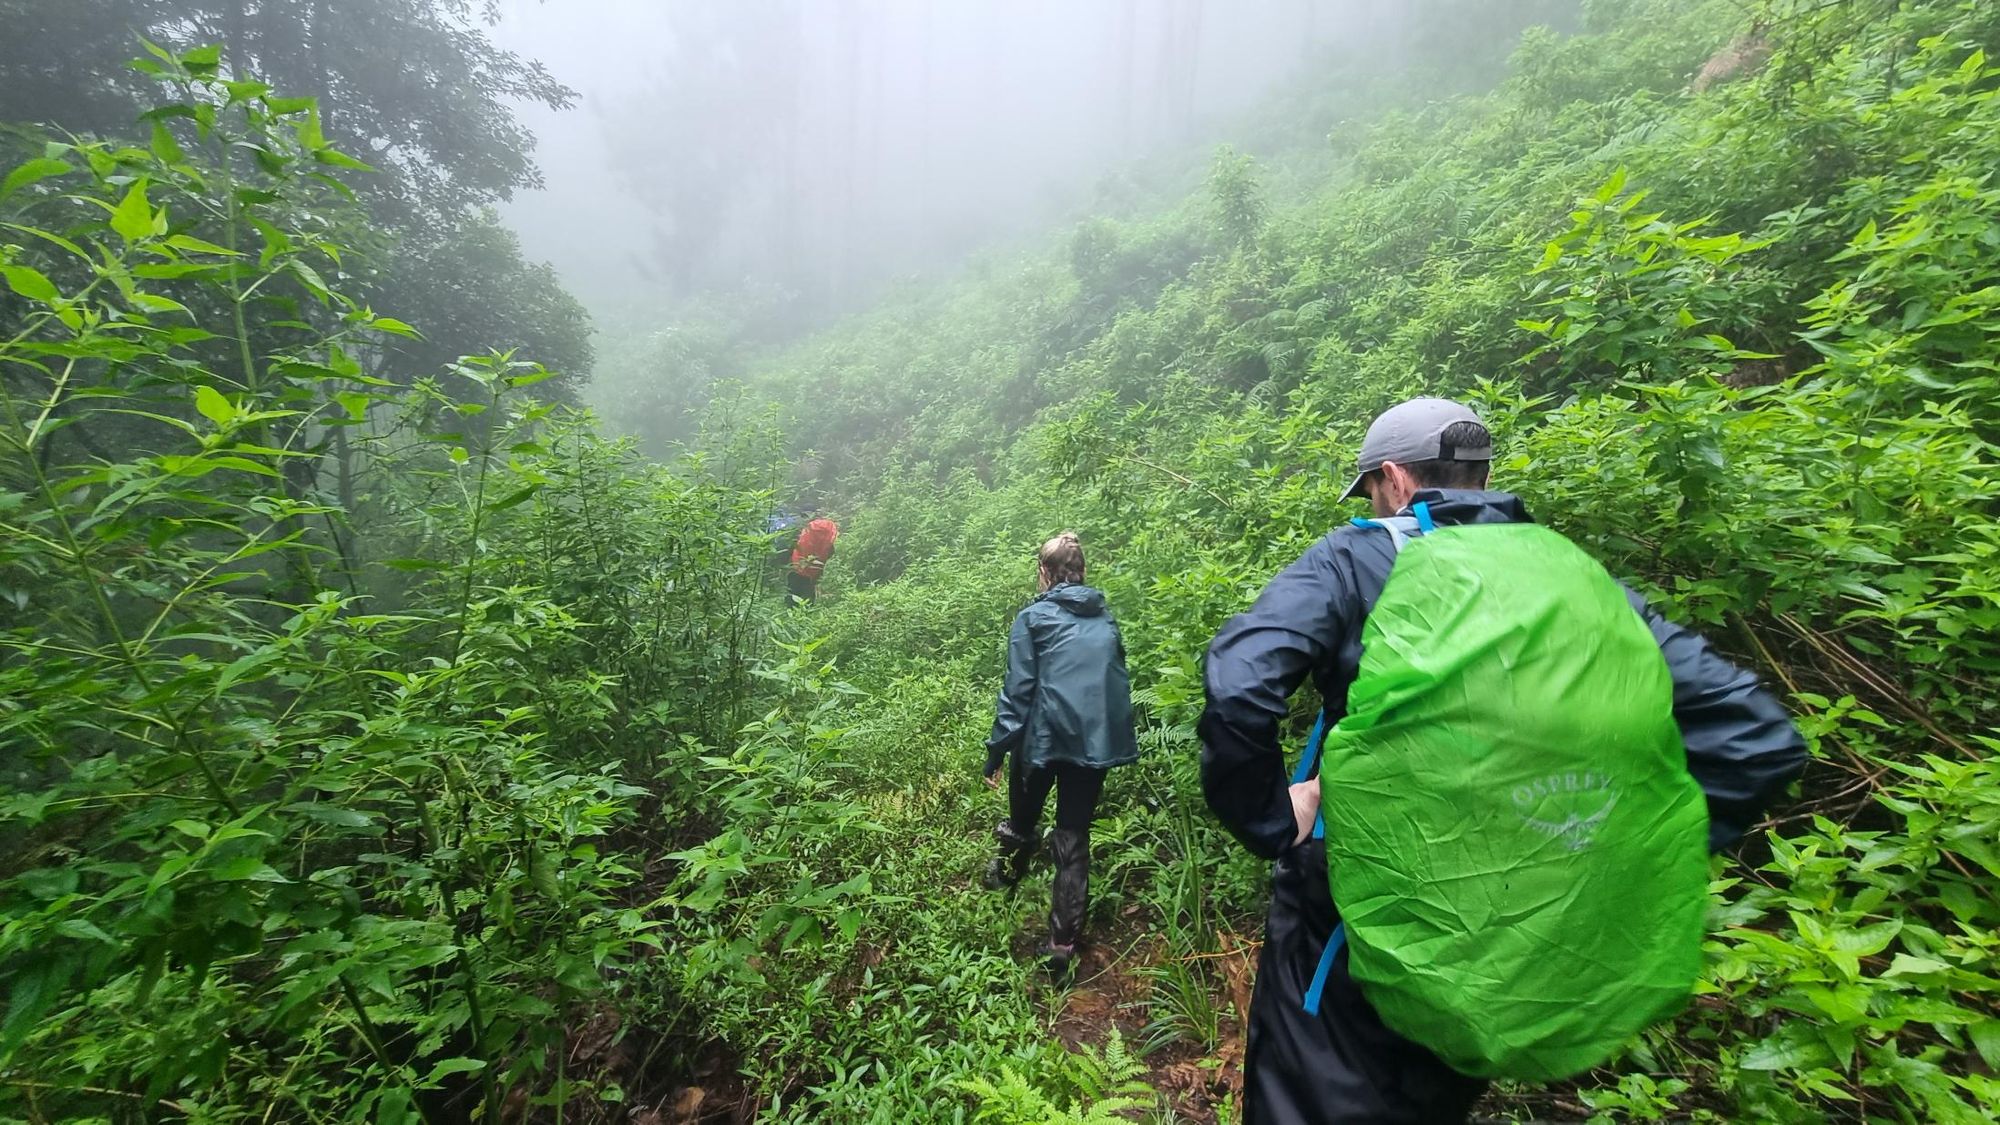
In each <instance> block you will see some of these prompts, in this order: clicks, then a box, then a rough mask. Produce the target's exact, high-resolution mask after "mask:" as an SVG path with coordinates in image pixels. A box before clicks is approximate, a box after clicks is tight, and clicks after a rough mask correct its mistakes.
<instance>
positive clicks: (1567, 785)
mask: <svg viewBox="0 0 2000 1125" xmlns="http://www.w3.org/2000/svg"><path fill="white" fill-rule="evenodd" d="M1513 798H1514V811H1515V813H1516V814H1518V815H1519V816H1520V818H1521V819H1522V820H1523V821H1526V822H1527V823H1528V824H1530V825H1532V826H1534V827H1535V828H1536V829H1537V830H1539V831H1541V832H1545V833H1547V834H1548V835H1549V836H1551V837H1553V838H1555V839H1558V840H1561V841H1562V842H1563V846H1564V847H1567V848H1568V849H1569V850H1570V851H1573V852H1580V851H1582V850H1583V849H1585V848H1587V847H1589V846H1590V843H1591V841H1592V840H1593V839H1594V838H1596V836H1597V830H1598V828H1599V827H1601V826H1602V825H1603V824H1604V820H1605V818H1606V817H1608V816H1610V815H1611V809H1612V807H1613V806H1615V805H1617V804H1618V794H1617V792H1616V791H1615V790H1614V789H1613V787H1612V785H1611V778H1610V777H1608V776H1606V775H1604V774H1601V773H1597V772H1595V771H1593V770H1585V771H1583V772H1582V773H1553V774H1550V775H1549V776H1547V777H1543V778H1537V779H1535V780H1534V781H1531V782H1528V783H1527V784H1525V785H1517V786H1515V787H1514V793H1513Z"/></svg>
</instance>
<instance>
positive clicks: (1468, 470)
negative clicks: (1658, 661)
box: [1199, 398, 1805, 1125]
mask: <svg viewBox="0 0 2000 1125" xmlns="http://www.w3.org/2000/svg"><path fill="white" fill-rule="evenodd" d="M1492 459H1493V440H1492V437H1491V435H1490V434H1489V433H1488V431H1487V429H1486V426H1485V425H1484V424H1483V423H1482V422H1481V421H1480V419H1479V417H1478V415H1476V414H1475V413H1473V411H1471V410H1470V409H1468V408H1466V407H1465V406H1463V405H1461V404H1459V403H1456V402H1450V401H1447V400H1445V399H1438V398H1419V399H1413V400H1411V401H1408V402H1405V403H1402V404H1401V405H1398V406H1396V407H1393V408H1392V409H1390V410H1387V411H1385V412H1384V413H1383V414H1381V415H1380V416H1379V417H1377V418H1376V419H1375V421H1374V423H1373V424H1371V425H1370V426H1369V427H1368V433H1367V436H1366V438H1365V439H1364V440H1363V442H1362V445H1361V455H1360V458H1359V461H1358V464H1357V466H1356V468H1357V473H1356V475H1355V478H1354V480H1353V482H1352V483H1351V484H1350V485H1349V486H1348V488H1347V490H1346V491H1345V492H1343V493H1342V497H1341V498H1342V499H1346V498H1348V497H1351V496H1364V497H1366V498H1367V499H1368V501H1369V504H1370V506H1371V507H1372V509H1373V511H1374V514H1375V516H1376V520H1373V521H1368V520H1357V521H1356V523H1357V524H1364V525H1367V526H1347V527H1341V528H1339V529H1337V530H1335V531H1333V532H1332V533H1330V534H1328V535H1327V536H1325V537H1324V538H1322V539H1321V540H1320V541H1319V542H1318V543H1316V544H1314V545H1313V546H1312V547H1311V548H1310V549H1308V550H1307V551H1306V553H1305V554H1304V555H1302V556H1301V557H1300V558H1299V559H1298V561H1297V562H1295V563H1293V564H1292V565H1291V566H1290V567H1287V568H1286V569H1285V570H1284V571H1283V572H1282V573H1280V574H1279V575H1277V577H1275V578H1273V579H1272V581H1271V583H1270V585H1269V586H1267V587H1266V588H1265V590H1264V592H1263V593H1262V594H1261V595H1260V596H1259V597H1258V598H1257V601H1256V603H1255V604H1254V605H1252V606H1251V607H1250V609H1249V610H1247V611H1246V612H1244V613H1242V614H1240V615H1238V616H1237V617H1235V618H1233V619H1232V620H1230V621H1229V622H1228V623H1227V624H1226V625H1224V626H1223V628H1222V630H1221V631H1220V632H1219V633H1217V634H1216V637H1215V639H1214V641H1213V642H1212V643H1211V644H1210V645H1209V649H1208V657H1207V661H1206V664H1205V667H1204V683H1205V687H1206V689H1207V695H1208V705H1207V708H1206V709H1205V710H1204V711H1203V713H1202V717H1201V723H1200V728H1199V730H1200V735H1201V740H1202V758H1201V773H1202V788H1203V792H1204V794H1205V795H1206V797H1207V799H1208V803H1209V807H1210V808H1211V809H1212V810H1213V811H1214V812H1215V814H1216V816H1217V817H1218V818H1219V819H1220V820H1221V821H1222V823H1223V825H1224V826H1225V827H1227V828H1228V829H1229V831H1230V832H1231V833H1232V834H1233V835H1234V836H1235V837H1236V838H1237V839H1238V840H1239V841H1241V842H1242V843H1243V845H1244V846H1245V847H1247V848H1249V849H1250V850H1251V851H1253V852H1255V853H1256V854H1258V855H1260V856H1263V857H1265V858H1268V859H1273V860H1275V861H1276V863H1275V866H1274V867H1273V870H1272V889H1271V904H1270V910H1269V915H1268V917H1267V920H1266V930H1265V941H1264V946H1263V949H1262V952H1261V954H1260V957H1259V962H1258V969H1257V978H1256V987H1255V991H1254V994H1253V997H1252V1000H1251V1005H1250V1013H1249V1043H1248V1050H1247V1052H1246V1057H1245V1061H1244V1096H1243V1119H1244V1122H1245V1123H1246V1125H1272V1123H1292V1122H1315V1123H1319V1122H1371V1123H1384V1122H1413V1123H1415V1122H1422V1123H1428V1122H1459V1121H1463V1120H1465V1118H1466V1116H1467V1115H1468V1114H1469V1113H1470V1111H1471V1107H1472V1104H1473V1103H1474V1102H1475V1101H1476V1100H1477V1099H1478V1098H1479V1096H1480V1094H1481V1092H1482V1091H1483V1090H1484V1089H1485V1086H1486V1083H1485V1081H1483V1080H1481V1079H1478V1078H1473V1077H1469V1076H1467V1075H1465V1074H1462V1073H1459V1072H1458V1071H1456V1070H1454V1069H1453V1068H1452V1067H1451V1066H1448V1065H1447V1064H1446V1063H1445V1062H1444V1061H1442V1060H1441V1059H1440V1058H1439V1057H1438V1056H1437V1055H1436V1054H1434V1053H1433V1052H1432V1051H1431V1050H1429V1049H1427V1048H1426V1047H1424V1046H1421V1045H1419V1044H1417V1043H1414V1042H1412V1041H1410V1040H1409V1039H1406V1038H1404V1037H1403V1036H1402V1035H1399V1034H1398V1033H1397V1032H1395V1031H1393V1030H1391V1029H1390V1028H1389V1027H1388V1026H1386V1025H1385V1024H1384V1023H1383V1020H1382V1017H1381V1016H1380V1015H1379V1014H1378V1013H1377V1012H1376V1010H1375V1008H1374V1006H1373V1005H1371V1003H1370V1002H1369V1000H1368V998H1367V996H1365V995H1364V994H1363V992H1362V990H1361V987H1360V986H1359V985H1358V984H1357V983H1356V982H1355V981H1354V980H1353V979H1352V978H1351V977H1350V976H1349V973H1348V960H1349V957H1348V952H1349V951H1348V950H1346V949H1343V948H1342V945H1341V939H1340V937H1339V934H1340V923H1341V913H1340V910H1339V909H1338V907H1337V905H1336V904H1335V903H1334V902H1333V896H1332V892H1331V890H1330V888H1329V884H1328V871H1327V852H1328V843H1327V841H1325V840H1323V839H1320V838H1316V836H1315V831H1314V830H1315V820H1316V819H1317V817H1318V815H1319V813H1320V809H1321V801H1320V782H1319V778H1318V777H1317V776H1312V777H1310V778H1308V777H1304V776H1301V777H1299V778H1298V779H1297V781H1296V782H1294V781H1293V779H1292V778H1291V777H1288V774H1287V770H1286V766H1285V758H1284V753H1283V750H1282V749H1281V747H1280V745H1279V728H1280V725H1281V724H1282V723H1283V722H1284V721H1285V720H1286V718H1287V717H1288V715H1289V712H1290V699H1291V696H1292V694H1293V692H1294V691H1296V690H1297V689H1298V687H1299V686H1300V685H1301V684H1302V683H1303V682H1304V681H1305V679H1306V677H1307V676H1311V677H1312V679H1313V681H1314V683H1315V685H1316V686H1317V688H1318V690H1319V695H1320V698H1321V701H1322V703H1323V705H1324V712H1323V722H1324V727H1323V729H1325V730H1332V729H1334V727H1335V724H1337V723H1338V722H1339V721H1340V720H1341V718H1342V717H1343V716H1344V715H1346V713H1347V710H1348V704H1349V689H1350V688H1352V687H1353V686H1354V684H1355V681H1356V677H1357V675H1358V674H1359V672H1360V669H1361V663H1362V636H1363V624H1364V622H1365V620H1366V619H1367V617H1368V615H1369V614H1370V613H1371V612H1372V611H1373V610H1374V608H1375V606H1376V603H1377V601H1378V599H1380V597H1381V595H1382V592H1383V588H1384V585H1385V583H1386V582H1387V580H1388V577H1389V572H1390V568H1391V566H1392V565H1394V563H1395V561H1396V559H1397V557H1398V551H1399V549H1400V547H1401V544H1402V543H1403V542H1404V539H1405V535H1406V531H1405V530H1401V529H1399V528H1400V527H1401V525H1402V524H1404V523H1410V524H1420V525H1421V526H1422V528H1423V529H1425V531H1426V532H1428V531H1429V530H1434V529H1437V528H1448V527H1452V526H1455V525H1468V524H1515V523H1524V522H1529V516H1528V513H1527V510H1526V509H1525V508H1524V507H1523V506H1522V504H1521V501H1520V499H1519V498H1518V497H1515V496H1513V495H1511V494H1509V493H1505V492H1492V491H1487V490H1486V489H1487V477H1488V469H1489V466H1490V464H1491V462H1492ZM1401 517H1412V518H1410V519H1408V520H1404V519H1402V518H1401ZM1385 530H1386V531H1387V532H1388V533H1387V534H1385ZM1409 530H1410V531H1414V530H1415V528H1411V529H1409ZM1605 581H1608V579H1605ZM1625 595H1626V600H1628V601H1629V602H1630V603H1631V606H1632V608H1633V610H1634V611H1635V612H1636V613H1637V614H1638V615H1639V617H1640V618H1641V619H1642V620H1643V621H1644V623H1645V624H1646V626H1647V627H1648V629H1649V630H1650V632H1651V635H1652V640H1653V641H1654V642H1655V643H1657V644H1658V646H1659V649H1660V653H1661V655H1662V657H1663V658H1664V662H1665V664H1666V666H1667V671H1668V672H1669V673H1670V675H1671V679H1672V696H1673V698H1672V711H1673V716H1672V718H1673V723H1674V725H1676V726H1678V728H1679V731H1680V735H1681V741H1682V742H1683V743H1684V744H1685V747H1686V767H1687V771H1688V773H1690V774H1691V775H1692V776H1693V778H1694V780H1695V781H1696V782H1697V783H1698V784H1699V786H1700V788H1701V790H1702V793H1703V795H1704V796H1705V798H1706V805H1707V813H1708V843H1709V847H1710V848H1711V849H1712V850H1719V849H1721V848H1725V847H1728V846H1730V845H1731V844H1733V843H1734V842H1735V841H1736V840H1737V839H1738V837H1740V836H1741V835H1742V834H1743V833H1744V832H1745V831H1747V830H1748V829H1749V828H1750V826H1751V825H1752V824H1754V823H1755V822H1756V821H1757V819H1758V818H1759V817H1760V816H1761V815H1762V812H1763V809H1764V808H1765V806H1766V805H1767V804H1768V803H1769V802H1770V801H1771V800H1772V799H1773V798H1774V797H1775V796H1777V795H1778V794H1779V793H1780V792H1781V791H1782V790H1783V789H1784V787H1785V786H1786V785H1787V784H1788V783H1789V782H1790V781H1791V780H1792V779H1793V778H1795V777H1796V776H1797V775H1798V773H1799V771H1800V770H1801V769H1802V768H1803V765H1804V762H1805V750H1804V744H1803V742H1802V740H1801V739H1800V738H1799V736H1798V733H1797V732H1796V731H1795V730H1794V729H1793V727H1792V724H1791V721H1790V719H1789V718H1788V716H1787V715H1786V714H1785V711H1784V709H1783V707H1782V706H1781V705H1780V704H1779V703H1778V701H1777V700H1776V699H1775V698H1773V697H1772V696H1771V695H1770V694H1768V693H1767V692H1765V691H1764V690H1763V689H1762V688H1761V687H1760V686H1759V685H1758V683H1757V680H1756V678H1755V677H1754V676H1753V675H1751V674H1750V673H1748V672H1746V671H1743V670H1742V669H1739V668H1736V667H1734V666H1733V665H1731V664H1729V663H1728V662H1727V661H1725V660H1723V659H1722V658H1720V657H1719V656H1717V655H1716V654H1715V653H1714V652H1713V651H1712V650H1711V649H1710V648H1709V646H1708V644H1707V642H1706V641H1704V640H1702V638H1700V637H1699V636H1697V635H1695V634H1693V633H1691V632H1688V631H1687V630H1685V629H1682V628H1680V627H1679V626H1676V625H1674V624H1672V623H1671V622H1668V621H1667V620H1666V619H1664V618H1662V617H1661V616H1659V615H1658V614H1657V613H1655V612H1653V610H1652V609H1650V608H1649V607H1648V606H1647V605H1646V603H1645V602H1644V600H1643V599H1641V598H1640V597H1639V596H1638V595H1636V594H1633V593H1631V592H1630V591H1626V592H1625ZM1611 612H1613V613H1615V612H1616V606H1615V593H1614V602H1613V609H1612V610H1611ZM1558 620H1560V617H1559V618H1558ZM1585 639H1594V638H1585ZM1640 644H1641V646H1642V648H1643V645H1644V641H1643V640H1641V641H1640ZM1474 702H1475V703H1476V701H1474ZM1580 702H1581V704H1582V705H1583V706H1590V702H1589V701H1587V700H1586V701H1580ZM1313 760H1315V761H1316V759H1313ZM1303 772H1309V771H1303ZM1571 776H1576V775H1571ZM1409 782H1410V784H1412V785H1422V784H1424V782H1423V781H1422V779H1421V778H1419V777H1416V776H1411V777H1410V778H1409ZM1465 823H1466V824H1467V825H1472V824H1475V823H1476V821H1475V820H1467V821H1466V822H1465ZM1558 827H1566V826H1558ZM1468 830H1470V829H1468ZM1329 831H1331V829H1329ZM1341 843H1342V844H1343V845H1346V846H1347V850H1346V851H1343V854H1353V852H1354V851H1355V850H1360V851H1363V852H1365V851H1366V850H1367V847H1366V844H1367V842H1366V841H1359V842H1357V841H1352V840H1349V839H1347V838H1346V837H1343V838H1342V840H1341ZM1552 955H1554V954H1552Z"/></svg>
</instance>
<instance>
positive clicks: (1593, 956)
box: [1320, 523, 1708, 1080]
mask: <svg viewBox="0 0 2000 1125" xmlns="http://www.w3.org/2000/svg"><path fill="white" fill-rule="evenodd" d="M1393 534H1396V538H1397V540H1398V541H1399V542H1400V541H1401V540H1402V539H1403V536H1402V535H1401V534H1400V533H1393ZM1324 753H1325V757H1324V761H1323V764H1322V765H1321V769H1320V777H1321V779H1322V790H1321V791H1322V802H1323V809H1324V812H1325V817H1326V848H1327V869H1328V876H1329V879H1330V881H1331V883H1332V886H1333V900H1334V902H1335V903H1336V904H1337V905H1338V907H1339V909H1340V914H1341V918H1342V921H1343V924H1344V925H1345V927H1346V940H1347V943H1348V949H1349V962H1348V970H1349V973H1350V975H1351V976H1352V977H1353V978H1354V980H1356V981H1357V982H1359V984H1360V986H1361V988H1362V991H1363V993H1364V994H1365V995H1366V996H1367V997H1368V999H1369V1002H1370V1003H1372V1004H1373V1005H1374V1007H1375V1008H1376V1010H1377V1011H1378V1012H1380V1013H1381V1016H1382V1020H1383V1022H1384V1023H1386V1024H1388V1025H1389V1027H1391V1028H1393V1029H1394V1030H1396V1031H1397V1032H1399V1033H1400V1034H1402V1035H1403V1036H1405V1037H1407V1038H1409V1039H1411V1040H1414V1041H1415V1042H1417V1043H1420V1044H1423V1045H1424V1046H1426V1047H1428V1048H1430V1049H1431V1050H1432V1051H1433V1052H1435V1053H1436V1054H1437V1055H1438V1056H1439V1057H1440V1058H1442V1059H1444V1061H1445V1062H1447V1063H1449V1064H1450V1065H1451V1066H1452V1067H1453V1068H1455V1069H1457V1070H1459V1071H1461V1072H1463V1073H1466V1074H1470V1075H1474V1076H1478V1077H1485V1078H1503V1077H1504V1078H1516V1079H1523V1080H1551V1079H1557V1078H1563V1077H1566V1076H1568V1075H1572V1074H1575V1073H1577V1072H1579V1071H1582V1070H1585V1069H1588V1068H1590V1067H1592V1066H1596V1065H1598V1064H1600V1063H1602V1062H1604V1061H1605V1060H1607V1059H1608V1058H1610V1057H1611V1056H1612V1055H1614V1054H1615V1053H1617V1051H1618V1050H1619V1049H1621V1048H1622V1047H1624V1046H1625V1044H1627V1043H1628V1042H1629V1041H1630V1040H1631V1039H1632V1037H1633V1036H1634V1035H1635V1034H1637V1033H1638V1031H1639V1030H1640V1029H1642V1028H1644V1027H1646V1026H1647V1025H1648V1024H1650V1023H1652V1022H1653V1021H1655V1020H1657V1019H1659V1018H1661V1017H1663V1016H1666V1015H1669V1014H1671V1013H1673V1012H1674V1011H1676V1010H1677V1009H1678V1008H1679V1007H1680V1006H1681V1005H1682V1004H1683V1003H1684V1002H1685V1001H1686V999H1687V996H1688V993H1689V991H1690V989H1691V987H1692V985H1693V983H1694V981H1695V978H1696V975H1697V974H1698V972H1699V971H1700V968H1701V960H1702V954H1701V942H1702V934H1703V922H1704V917H1705V915H1706V912H1707V908H1708V861H1707V832H1708V812H1707V807H1706V805H1705V803H1704V800H1703V797H1702V793H1701V789H1700V787H1699V786H1698V785H1696V783H1695V781H1694V779H1693V778H1692V777H1691V776H1689V774H1688V770H1687V760H1686V759H1687V751H1686V748H1685V747H1684V746H1683V745H1682V743H1681V737H1680V731H1679V729H1678V728H1677V727H1676V726H1675V725H1674V719H1673V684H1672V680H1671V678H1670V676H1669V673H1668V671H1667V665H1666V661H1665V659H1664V658H1663V657H1662V656H1661V655H1660V650H1659V647H1658V645H1657V644H1656V643H1655V642H1654V640H1653V636H1652V632H1651V630H1649V629H1648V628H1647V627H1646V624H1645V622H1644V621H1643V620H1642V619H1641V618H1640V616H1639V615H1638V614H1636V613H1634V612H1633V611H1632V606H1631V604H1630V603H1629V602H1628V601H1627V600H1626V596H1625V592H1624V590H1623V589H1622V588H1621V587H1620V586H1619V585H1618V584H1617V583H1616V582H1615V581H1613V580H1612V578H1611V576H1610V575H1609V574H1607V573H1606V572H1605V570H1604V568H1603V567H1602V566H1599V565H1598V563H1597V562H1596V561H1595V560H1593V559H1592V558H1590V556H1588V555H1586V554H1585V553H1584V552H1583V551H1582V550H1580V549H1579V548H1578V547H1577V546H1576V545H1575V544H1573V543H1571V542H1570V541H1569V540H1567V539H1565V538H1563V537H1562V536H1561V535H1559V534H1557V533H1555V532H1553V531H1550V530H1548V529H1547V528H1543V527H1539V526H1537V525H1534V524H1526V523H1521V524H1474V525H1465V526H1459V527H1443V528H1438V529H1436V530H1435V531H1432V532H1431V533H1430V534H1427V535H1423V536H1421V537H1417V538H1411V539H1409V540H1408V543H1407V545H1406V546H1404V547H1403V548H1402V550H1401V552H1400V553H1399V555H1398V557H1397V559H1396V563H1395V566H1394V568H1393V569H1392V570H1391V571H1390V574H1389V579H1388V583H1387V585H1386V586H1385V587H1384V588H1383V590H1382V596H1381V598H1380V600H1379V601H1377V602H1376V605H1375V608H1374V610H1373V611H1372V612H1371V613H1369V615H1368V619H1367V623H1366V625H1365V626H1364V630H1363V648H1362V658H1361V669H1360V674H1359V677H1358V678H1357V679H1356V680H1355V682H1354V686H1353V688H1352V689H1351V691H1350V693H1349V695H1348V711H1347V716H1346V717H1345V718H1343V719H1342V720H1341V721H1340V723H1339V725H1338V726H1337V727H1335V728H1334V729H1333V730H1332V731H1330V732H1328V734H1327V736H1326V743H1325V750H1324Z"/></svg>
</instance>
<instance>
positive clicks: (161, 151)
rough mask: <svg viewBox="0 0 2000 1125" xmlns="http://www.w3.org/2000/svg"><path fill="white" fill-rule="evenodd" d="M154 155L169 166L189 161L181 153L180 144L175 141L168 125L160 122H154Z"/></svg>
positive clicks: (184, 154) (185, 155)
mask: <svg viewBox="0 0 2000 1125" xmlns="http://www.w3.org/2000/svg"><path fill="white" fill-rule="evenodd" d="M153 155H154V156H157V157H159V158H160V159H161V160H162V161H163V162H165V163H168V164H179V163H180V162H181V161H183V160H185V159H187V154H186V153H183V152H182V151H181V146H180V142H178V141H176V140H174V135H173V134H172V133H171V132H169V131H168V130H167V127H166V125H164V124H162V123H161V122H158V121H155V122H153Z"/></svg>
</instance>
